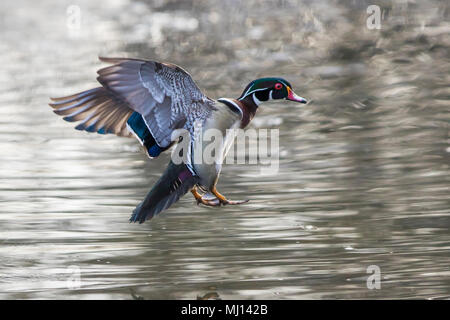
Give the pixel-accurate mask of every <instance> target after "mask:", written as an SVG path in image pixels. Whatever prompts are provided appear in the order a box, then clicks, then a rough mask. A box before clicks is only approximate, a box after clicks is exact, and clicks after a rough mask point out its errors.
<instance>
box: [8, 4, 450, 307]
mask: <svg viewBox="0 0 450 320" xmlns="http://www.w3.org/2000/svg"><path fill="white" fill-rule="evenodd" d="M369 4H371V3H369V2H366V1H359V2H357V1H330V2H328V1H300V2H297V1H289V0H280V1H265V2H263V3H261V2H257V1H245V2H240V1H215V2H211V1H192V2H191V1H183V2H181V3H176V2H174V1H165V0H160V1H148V2H140V1H134V2H133V1H127V0H121V1H117V0H115V1H108V5H105V4H101V3H100V2H97V1H95V2H94V1H84V0H80V1H76V3H73V2H72V1H39V2H35V1H22V0H17V1H11V0H7V1H2V2H1V4H0V8H1V10H0V27H1V33H0V57H1V60H2V72H0V106H1V107H0V241H1V243H0V298H10V299H11V298H76V299H78V298H83V299H85V298H120V299H132V298H133V297H134V298H137V296H140V297H143V298H145V299H164V298H183V299H185V298H191V299H195V298H197V296H199V297H202V296H204V295H205V294H206V295H207V294H208V293H209V294H210V296H212V297H217V296H218V297H219V298H222V299H230V298H244V299H259V298H264V299H265V298H267V299H294V298H297V299H299V298H300V299H303V298H339V299H341V298H449V297H450V254H449V249H450V234H449V227H450V192H449V186H450V176H449V167H448V166H449V162H450V161H449V160H450V136H449V120H450V112H449V110H450V103H449V100H450V99H449V98H450V87H449V83H450V76H449V75H450V57H449V52H450V50H449V45H450V36H449V34H450V24H449V22H448V21H449V5H448V2H447V1H438V0H434V1H426V2H425V1H424V2H421V1H417V2H416V3H413V2H408V1H396V2H390V1H382V2H380V6H381V8H382V11H383V20H382V21H381V24H382V28H381V30H369V29H368V28H367V27H366V18H367V13H366V8H367V6H368V5H369ZM73 5H76V7H73ZM77 10H79V13H80V18H81V20H73V19H74V14H75V15H76V14H77V12H78V11H77ZM75 18H76V17H75ZM77 21H80V24H79V26H80V28H77V26H78V25H77ZM98 55H106V56H128V57H144V58H150V59H157V60H163V61H170V62H174V63H177V64H179V65H182V66H183V67H185V68H186V69H188V70H189V71H190V72H191V74H192V75H193V77H194V78H195V79H196V81H197V82H198V84H199V86H200V87H201V88H203V89H204V91H205V92H206V93H207V94H208V95H209V96H210V97H212V98H218V97H220V96H228V97H237V96H238V95H239V94H240V93H241V91H242V89H243V88H244V86H245V85H246V84H247V83H248V82H249V81H250V80H252V79H254V78H257V77H261V76H282V77H284V78H286V79H288V80H289V81H290V82H291V83H292V84H293V86H294V88H295V89H296V92H297V93H298V94H300V95H302V96H304V97H306V98H309V99H311V100H312V101H311V103H310V104H308V105H306V106H301V107H299V105H296V104H288V103H286V104H283V103H271V104H266V105H264V106H262V107H261V110H259V113H258V115H257V118H256V119H255V121H254V122H253V127H255V128H279V130H280V168H279V172H278V174H277V175H275V176H273V175H272V176H263V175H259V174H258V173H259V167H257V166H243V165H240V166H239V165H228V166H226V167H225V169H224V172H223V174H222V176H221V180H220V183H219V187H220V188H219V190H221V191H222V192H223V193H224V194H226V195H228V196H229V197H230V198H232V199H233V198H235V199H243V198H249V199H251V201H250V203H248V204H246V205H244V206H239V207H224V208H219V209H214V208H206V207H202V206H197V205H195V202H194V199H193V198H192V197H191V196H190V195H187V196H186V197H184V198H183V199H182V200H181V201H180V202H179V203H177V204H176V205H175V206H173V207H172V208H171V209H169V210H168V211H167V212H165V213H164V214H162V215H161V216H159V217H158V218H156V219H154V220H152V221H150V222H147V223H145V224H142V225H137V224H129V223H128V218H129V216H130V213H131V211H132V210H133V208H134V207H135V205H136V204H137V203H139V201H140V200H141V199H142V198H143V197H144V195H145V194H146V192H147V191H148V189H149V188H150V186H151V185H152V183H153V182H154V181H155V180H156V179H157V178H158V176H159V175H160V173H161V171H162V170H163V168H164V167H165V165H166V163H167V161H168V157H169V156H168V155H165V156H162V157H161V158H160V159H157V160H153V161H149V160H147V159H146V157H145V155H144V154H143V153H142V152H141V151H140V148H139V145H138V142H137V141H134V140H132V139H125V138H118V137H115V136H100V135H94V134H88V133H84V132H79V131H76V130H74V129H73V127H72V126H71V125H70V124H69V123H66V122H64V121H62V120H61V119H60V118H59V117H57V116H56V115H54V114H53V113H52V112H51V109H50V107H48V105H47V103H48V102H49V99H48V97H49V96H63V95H66V94H70V93H73V92H77V91H80V90H84V89H88V88H91V87H93V86H95V85H96V82H95V76H96V74H95V71H96V70H97V69H98V68H99V67H100V66H101V64H100V63H99V62H98V60H97V56H98ZM370 265H376V266H378V267H379V268H380V271H381V278H382V281H381V289H379V290H376V289H375V290H369V289H368V288H367V286H366V280H367V277H368V276H369V275H370V274H368V273H367V268H368V266H370ZM78 270H79V271H80V280H81V282H77V279H78V278H77V277H76V274H77V271H78ZM74 275H75V277H74ZM74 279H75V280H74ZM73 284H75V286H74V285H73ZM78 284H79V285H80V287H78ZM68 286H69V287H70V288H72V289H69V288H68Z"/></svg>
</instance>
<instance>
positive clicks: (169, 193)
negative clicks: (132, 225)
mask: <svg viewBox="0 0 450 320" xmlns="http://www.w3.org/2000/svg"><path fill="white" fill-rule="evenodd" d="M198 182H199V178H198V176H195V175H193V174H192V173H191V171H190V170H189V169H188V167H187V166H186V164H184V163H181V164H178V165H176V164H174V163H173V162H172V161H170V163H169V165H168V166H167V169H166V171H164V173H163V175H162V176H161V178H159V180H158V181H157V182H156V183H155V185H154V186H153V188H152V189H151V190H150V191H149V193H148V194H147V196H146V197H145V199H144V201H142V202H141V203H140V204H139V205H138V206H137V207H136V209H134V210H133V214H132V215H131V218H130V222H137V221H139V223H143V222H144V221H145V220H149V219H151V218H152V217H153V216H155V215H157V214H158V213H160V212H161V211H164V210H166V209H167V208H169V207H170V206H171V205H172V204H174V203H175V202H177V201H178V200H179V199H180V198H181V197H182V196H183V195H185V194H186V193H187V192H188V191H189V190H191V189H192V188H193V187H194V186H195V185H196V184H197V183H198Z"/></svg>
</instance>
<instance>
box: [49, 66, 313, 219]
mask: <svg viewBox="0 0 450 320" xmlns="http://www.w3.org/2000/svg"><path fill="white" fill-rule="evenodd" d="M100 60H101V61H104V62H107V63H110V64H112V65H111V66H108V67H105V68H102V69H100V70H99V71H98V72H97V73H98V77H97V80H98V82H99V83H100V84H101V87H97V88H94V89H90V90H87V91H83V92H80V93H77V94H74V95H71V96H67V97H62V98H51V100H52V101H53V102H52V103H50V106H51V107H53V108H54V110H53V111H54V112H55V113H56V114H58V115H61V116H64V118H63V119H64V120H66V121H69V122H75V121H81V122H79V124H78V125H77V126H76V127H75V129H77V130H85V131H88V132H97V133H100V134H107V133H113V134H116V135H118V136H122V137H132V136H135V137H136V138H137V139H138V140H139V142H140V143H141V144H142V145H143V147H144V149H145V151H146V153H147V155H148V156H149V157H150V158H155V157H158V156H159V155H160V154H161V153H162V152H164V151H166V150H167V149H169V148H170V147H171V146H172V145H173V144H175V143H176V141H173V140H172V133H173V132H174V131H175V130H177V129H185V130H187V132H189V135H190V138H191V141H190V144H189V150H188V152H187V153H188V154H190V156H188V157H187V161H184V162H182V163H180V164H176V163H174V162H173V161H172V160H171V161H170V162H169V165H168V167H167V169H166V170H165V172H164V173H163V175H162V176H161V178H160V179H159V180H158V181H157V182H156V183H155V185H154V186H153V188H152V189H151V190H150V192H149V193H148V194H147V196H146V198H145V199H144V201H142V202H141V203H140V204H139V205H138V206H137V207H136V208H135V209H134V211H133V214H132V216H131V218H130V222H136V221H139V223H142V222H144V221H145V220H148V219H150V218H152V217H153V216H154V215H156V214H158V213H160V212H161V211H163V210H165V209H167V208H169V207H170V206H171V205H172V204H173V203H175V202H177V201H178V200H179V199H180V197H182V196H183V195H184V194H186V193H187V192H188V191H191V192H192V194H193V195H194V197H195V199H196V200H197V203H201V204H204V205H207V206H219V205H225V204H230V205H235V204H241V203H245V202H247V201H248V200H244V201H232V200H229V199H227V198H226V197H225V196H223V195H222V194H220V193H219V191H217V189H216V184H217V181H218V178H219V174H220V171H221V165H217V163H213V164H205V163H194V162H193V161H192V155H193V153H194V150H196V148H195V147H196V143H197V140H198V139H199V137H198V135H197V136H195V135H194V132H195V128H194V123H200V124H201V125H202V129H203V130H202V131H203V132H205V131H206V130H205V129H208V128H215V129H218V130H221V131H222V132H224V133H225V132H228V131H227V129H230V128H245V127H246V126H247V125H248V124H249V122H250V121H251V120H252V119H253V117H254V116H255V113H256V111H257V109H258V106H259V105H260V104H261V103H262V102H264V101H268V100H272V99H286V100H291V101H296V102H299V103H306V100H305V99H304V98H302V97H300V96H298V95H296V94H295V93H294V91H293V90H292V86H291V84H290V83H289V82H287V81H286V80H284V79H282V78H261V79H257V80H253V81H252V82H250V83H249V84H248V85H247V87H246V88H245V89H244V91H243V93H242V94H241V96H240V97H239V98H238V99H229V98H220V99H218V100H217V101H214V100H212V99H210V98H208V97H207V96H205V95H204V94H203V93H202V92H201V91H200V89H199V88H198V87H197V85H196V84H195V83H194V81H193V79H192V78H191V76H190V75H189V74H188V73H187V72H186V71H185V70H183V69H182V68H180V67H179V66H176V65H174V64H170V63H162V62H156V61H148V60H140V59H127V58H102V57H100ZM233 140H234V136H231V135H228V136H227V137H226V138H225V140H224V141H225V142H224V143H223V149H222V151H223V152H219V153H217V154H218V157H222V159H219V160H223V158H224V157H225V155H226V152H227V151H228V149H229V147H230V146H231V144H232V142H233ZM218 163H222V161H218ZM205 195H206V196H205Z"/></svg>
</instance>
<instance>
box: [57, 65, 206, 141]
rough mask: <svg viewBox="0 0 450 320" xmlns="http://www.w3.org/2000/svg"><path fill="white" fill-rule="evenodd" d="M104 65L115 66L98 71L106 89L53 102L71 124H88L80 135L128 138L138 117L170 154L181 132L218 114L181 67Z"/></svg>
mask: <svg viewBox="0 0 450 320" xmlns="http://www.w3.org/2000/svg"><path fill="white" fill-rule="evenodd" d="M100 60H102V61H104V62H108V63H112V64H113V65H112V66H109V67H106V68H103V69H100V70H99V71H98V74H99V76H98V78H97V80H98V81H99V82H100V84H101V85H102V86H103V87H102V88H96V89H91V90H88V91H84V92H81V93H79V94H76V95H73V96H69V97H65V98H57V99H53V100H54V101H55V102H54V103H52V104H51V106H52V107H53V108H55V110H54V111H55V113H57V114H61V115H65V116H66V117H65V118H64V119H65V120H67V121H82V122H81V123H80V124H79V125H78V126H77V129H80V130H87V131H91V132H92V131H96V132H99V133H115V134H118V135H122V136H124V135H128V133H127V132H126V131H125V127H126V125H127V120H128V119H129V118H130V116H131V115H132V114H133V113H134V112H136V113H138V114H139V115H140V116H141V117H142V120H141V121H142V122H143V123H144V124H145V126H146V127H147V128H148V130H149V132H150V134H151V136H152V138H153V139H154V141H155V142H156V143H157V144H158V146H159V147H161V148H166V147H168V146H169V145H170V144H171V142H172V141H171V134H172V132H173V131H174V130H175V129H179V128H185V129H188V130H190V131H192V130H193V126H194V122H195V121H196V120H199V121H202V120H204V119H205V118H206V117H207V116H208V115H209V113H210V112H211V111H212V109H213V108H214V107H213V106H214V102H213V101H212V100H211V99H209V98H208V97H206V96H205V95H204V94H203V93H202V92H201V91H200V89H199V88H198V87H197V85H196V84H195V83H194V81H193V80H192V77H191V76H190V75H189V74H188V73H187V72H186V71H184V70H183V69H182V68H180V67H178V66H176V65H173V64H168V63H161V62H156V61H147V60H140V59H126V58H100ZM132 124H133V123H132ZM129 125H130V123H129ZM131 127H132V126H131ZM131 129H132V130H133V127H132V128H131ZM133 131H134V130H133ZM138 138H139V139H140V137H139V136H138ZM141 142H143V141H142V140H141Z"/></svg>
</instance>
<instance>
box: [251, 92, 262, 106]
mask: <svg viewBox="0 0 450 320" xmlns="http://www.w3.org/2000/svg"><path fill="white" fill-rule="evenodd" d="M253 101H254V102H255V104H256V105H257V106H259V105H260V104H261V101H259V100H258V98H257V97H256V94H255V93H254V94H253Z"/></svg>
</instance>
